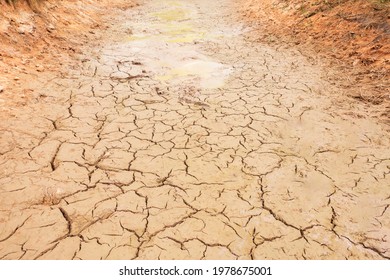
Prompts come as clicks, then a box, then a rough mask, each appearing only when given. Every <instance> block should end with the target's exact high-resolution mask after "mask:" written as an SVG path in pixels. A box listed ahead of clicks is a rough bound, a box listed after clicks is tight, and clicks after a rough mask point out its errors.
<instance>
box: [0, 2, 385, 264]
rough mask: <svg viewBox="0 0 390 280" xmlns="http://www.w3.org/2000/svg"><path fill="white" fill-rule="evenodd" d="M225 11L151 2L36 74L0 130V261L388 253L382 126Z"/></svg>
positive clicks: (319, 74) (318, 72) (311, 67)
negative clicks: (64, 63) (73, 55)
mask: <svg viewBox="0 0 390 280" xmlns="http://www.w3.org/2000/svg"><path fill="white" fill-rule="evenodd" d="M233 2H234V1H230V0H220V1H205V0H194V1H184V0H177V1H173V0H166V1H162V0H155V1H146V2H145V3H144V4H143V5H141V6H138V7H136V8H133V9H128V10H125V11H123V12H122V13H121V14H117V15H115V16H113V15H111V17H107V19H106V20H107V21H110V26H111V27H110V28H109V29H107V30H105V31H101V33H100V35H101V36H100V37H101V38H100V39H98V40H97V41H95V42H91V44H90V45H89V46H86V47H85V50H84V54H83V55H82V57H81V58H80V62H79V64H78V66H77V67H69V69H67V70H68V71H67V72H65V71H64V72H61V73H58V74H57V75H54V76H50V75H47V76H45V75H41V76H39V77H31V81H30V84H31V86H34V94H35V95H34V96H36V98H35V99H32V100H31V101H30V102H29V103H28V104H27V106H24V107H20V108H19V109H17V108H13V117H10V118H7V119H2V120H1V123H0V193H1V195H0V259H345V258H347V259H390V209H389V205H390V149H389V147H390V132H389V129H388V126H386V125H385V124H381V123H378V121H377V120H375V119H373V118H371V117H370V116H369V113H367V112H366V111H365V110H364V109H363V107H362V105H361V104H359V103H358V102H357V101H354V100H349V99H343V98H342V97H340V92H341V91H342V90H341V89H340V87H338V86H337V84H335V83H332V82H331V81H330V80H329V79H328V78H327V73H328V72H329V71H331V70H329V69H324V68H323V67H321V61H318V60H316V59H308V58H306V57H304V56H302V55H301V54H300V53H299V52H297V51H296V50H294V49H287V48H284V47H281V46H279V47H277V46H270V45H265V44H260V43H255V42H253V41H252V40H250V38H249V37H247V36H246V35H245V34H246V31H247V30H249V29H250V27H248V26H245V25H244V24H240V23H239V22H237V21H236V19H235V18H234V17H232V16H231V14H232V11H231V7H232V4H233ZM108 14H109V12H108ZM340 74H342V73H340ZM15 94H17V93H15Z"/></svg>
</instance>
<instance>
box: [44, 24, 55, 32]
mask: <svg viewBox="0 0 390 280" xmlns="http://www.w3.org/2000/svg"><path fill="white" fill-rule="evenodd" d="M46 30H47V31H49V32H53V31H54V30H56V28H55V27H54V25H53V24H51V23H50V24H49V25H48V26H47V27H46Z"/></svg>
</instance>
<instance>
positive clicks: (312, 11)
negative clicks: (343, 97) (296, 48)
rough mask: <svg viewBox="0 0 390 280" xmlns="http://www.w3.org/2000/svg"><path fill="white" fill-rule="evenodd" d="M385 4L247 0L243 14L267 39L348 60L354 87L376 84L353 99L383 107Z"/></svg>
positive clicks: (389, 70)
mask: <svg viewBox="0 0 390 280" xmlns="http://www.w3.org/2000/svg"><path fill="white" fill-rule="evenodd" d="M385 2H387V3H381V2H380V1H366V0H359V1H352V0H341V1H340V0H329V1H314V0H310V1H302V0H291V1H286V0H262V1H259V0H244V5H242V8H241V9H240V10H241V12H242V14H243V15H244V16H245V17H246V18H248V19H251V20H253V19H255V21H256V22H258V23H259V27H260V30H261V33H258V34H262V35H259V36H260V37H261V39H262V40H264V39H266V40H268V41H272V40H274V39H275V37H277V38H278V40H279V39H281V38H283V40H284V41H286V42H288V43H293V44H296V45H301V46H302V49H306V50H307V48H311V47H314V50H315V51H316V52H317V53H321V54H326V55H327V56H331V57H333V58H336V60H335V61H338V62H341V61H342V62H345V63H344V64H343V67H344V68H345V67H347V70H346V73H347V75H350V76H351V77H353V81H352V83H355V84H359V85H362V84H364V85H366V86H368V85H371V87H370V88H369V89H367V90H364V92H361V91H360V92H359V93H357V92H355V93H353V94H351V95H352V96H354V97H355V98H358V99H362V100H364V101H369V102H370V103H374V104H380V103H383V102H388V101H390V92H389V86H390V85H389V82H388V81H389V78H390V13H389V11H390V5H389V3H388V1H385Z"/></svg>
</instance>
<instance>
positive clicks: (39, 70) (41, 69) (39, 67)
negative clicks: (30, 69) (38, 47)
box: [35, 64, 45, 72]
mask: <svg viewBox="0 0 390 280" xmlns="http://www.w3.org/2000/svg"><path fill="white" fill-rule="evenodd" d="M35 67H36V68H37V71H38V72H43V71H44V70H45V68H44V67H43V66H42V65H40V64H37V65H35Z"/></svg>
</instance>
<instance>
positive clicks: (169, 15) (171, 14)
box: [152, 8, 187, 21]
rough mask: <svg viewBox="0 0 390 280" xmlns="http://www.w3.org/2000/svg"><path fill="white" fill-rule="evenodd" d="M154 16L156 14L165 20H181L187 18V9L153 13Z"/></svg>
mask: <svg viewBox="0 0 390 280" xmlns="http://www.w3.org/2000/svg"><path fill="white" fill-rule="evenodd" d="M152 16H155V17H157V18H159V19H162V20H165V21H179V20H185V19H187V13H186V11H185V10H184V9H180V8H178V9H173V10H166V11H161V12H157V13H152Z"/></svg>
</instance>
